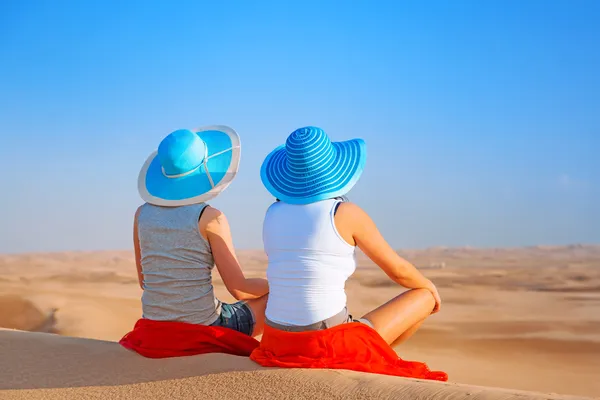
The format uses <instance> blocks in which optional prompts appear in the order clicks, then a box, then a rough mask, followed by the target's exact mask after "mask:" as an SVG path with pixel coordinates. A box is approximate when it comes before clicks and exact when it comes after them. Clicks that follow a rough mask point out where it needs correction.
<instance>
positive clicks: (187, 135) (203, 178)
mask: <svg viewBox="0 0 600 400" xmlns="http://www.w3.org/2000/svg"><path fill="white" fill-rule="evenodd" d="M240 153H241V148H240V138H239V136H238V134H237V133H236V132H235V131H234V130H233V129H231V128H229V127H227V126H221V125H215V126H207V127H203V128H198V129H194V130H188V129H180V130H177V131H175V132H172V133H171V134H169V135H168V136H167V137H166V138H164V139H163V141H162V142H160V145H159V146H158V151H155V152H154V153H152V154H151V155H150V157H148V159H147V160H146V162H145V163H144V166H143V167H142V170H141V171H140V175H139V177H138V191H139V193H140V196H141V197H142V199H143V200H144V201H145V202H147V203H150V204H154V205H157V206H172V207H174V206H185V205H189V204H196V203H202V202H205V201H208V200H210V199H212V198H214V197H215V196H217V195H218V194H219V193H221V192H222V191H223V190H225V189H226V188H227V187H228V186H229V184H230V183H231V181H232V180H233V178H235V176H236V174H237V172H238V168H239V165H240Z"/></svg>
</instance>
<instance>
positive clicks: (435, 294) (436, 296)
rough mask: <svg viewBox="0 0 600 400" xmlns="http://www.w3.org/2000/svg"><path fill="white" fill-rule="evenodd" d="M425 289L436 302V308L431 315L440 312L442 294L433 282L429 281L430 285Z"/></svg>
mask: <svg viewBox="0 0 600 400" xmlns="http://www.w3.org/2000/svg"><path fill="white" fill-rule="evenodd" d="M425 289H427V290H429V291H430V292H431V294H432V295H433V299H434V300H435V306H434V307H433V311H431V313H432V314H435V313H437V312H438V311H440V308H441V306H442V299H441V298H440V294H439V293H438V290H437V288H436V287H435V285H434V284H433V282H431V281H429V284H428V285H427V286H426V287H425Z"/></svg>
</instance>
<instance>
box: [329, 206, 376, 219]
mask: <svg viewBox="0 0 600 400" xmlns="http://www.w3.org/2000/svg"><path fill="white" fill-rule="evenodd" d="M335 216H336V221H337V218H338V217H339V218H340V220H348V221H356V219H362V218H368V217H369V216H368V215H367V213H366V212H365V211H364V210H363V209H362V208H360V206H358V205H357V204H355V203H350V202H344V203H341V204H340V206H339V207H338V209H337V212H336V214H335Z"/></svg>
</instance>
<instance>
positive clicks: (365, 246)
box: [335, 203, 440, 312]
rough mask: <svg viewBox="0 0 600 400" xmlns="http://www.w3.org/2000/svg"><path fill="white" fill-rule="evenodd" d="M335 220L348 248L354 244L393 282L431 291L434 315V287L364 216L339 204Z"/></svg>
mask: <svg viewBox="0 0 600 400" xmlns="http://www.w3.org/2000/svg"><path fill="white" fill-rule="evenodd" d="M335 218H336V219H335V221H336V226H337V227H338V231H340V234H341V235H342V237H344V239H346V241H348V242H350V243H351V244H352V242H354V244H356V246H358V247H359V248H360V249H361V250H362V251H363V252H364V253H365V254H366V255H367V257H369V258H370V259H371V260H372V261H373V262H374V263H375V264H377V265H378V266H379V268H381V269H382V270H383V271H384V272H385V273H386V274H387V275H388V276H389V277H390V278H391V279H392V280H393V281H394V282H397V283H398V284H400V285H402V286H404V287H406V288H409V289H428V290H429V291H431V292H432V294H433V296H434V297H435V298H436V304H437V305H436V310H435V311H436V312H437V308H439V304H440V299H439V294H438V293H437V289H436V288H435V285H434V284H433V283H432V282H431V281H430V280H429V279H427V278H425V276H423V274H421V272H419V270H418V269H417V268H415V266H414V265H412V264H411V263H410V262H408V261H407V260H405V259H404V258H402V257H400V256H399V255H398V253H396V252H395V251H394V249H392V247H391V246H390V245H389V244H388V243H387V242H386V240H385V239H384V238H383V236H382V235H381V233H380V232H379V230H378V229H377V226H376V225H375V222H373V220H372V219H371V217H369V215H368V214H367V213H366V212H364V211H363V210H362V209H361V208H360V207H359V206H357V205H356V204H353V203H342V204H341V205H340V207H339V208H338V212H337V214H336V217H335Z"/></svg>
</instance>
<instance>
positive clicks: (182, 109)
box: [0, 0, 600, 252]
mask: <svg viewBox="0 0 600 400" xmlns="http://www.w3.org/2000/svg"><path fill="white" fill-rule="evenodd" d="M598 21H600V2H599V1H594V0H591V1H584V0H568V1H567V0H565V1H541V0H540V1H533V0H531V1H529V0H527V1H526V0H518V1H517V0H510V1H499V0H498V1H492V0H490V1H479V0H472V1H467V0H460V1H387V2H386V1H358V0H357V1H337V2H333V1H297V2H291V1H289V2H288V1H273V2H261V1H210V2H208V1H68V0H61V1H58V2H56V1H27V0H23V1H2V2H0V138H1V140H0V163H1V169H2V172H0V252H24V251H59V250H94V249H127V248H131V229H132V218H133V213H134V211H135V209H136V207H137V206H138V205H139V204H140V199H139V197H138V194H137V184H136V182H137V175H138V172H139V169H140V167H141V165H142V164H143V162H144V161H145V159H146V157H147V156H148V155H149V154H150V152H152V151H153V150H154V149H156V147H157V146H158V143H159V142H160V140H161V139H162V138H163V137H164V136H166V135H167V134H168V133H170V132H171V131H172V130H175V129H179V128H194V127H197V126H202V125H211V124H226V125H230V126H232V127H233V128H235V129H236V130H237V131H238V132H239V133H240V136H241V138H242V162H241V170H240V173H239V175H238V177H237V178H236V180H235V181H234V182H233V184H232V185H231V187H230V188H229V189H227V190H226V191H225V192H224V193H223V194H222V195H221V196H220V197H219V198H218V199H217V200H216V201H214V202H213V205H215V206H216V207H219V208H220V209H221V210H223V211H224V212H225V214H226V215H227V216H228V217H229V220H230V222H231V224H232V227H233V234H234V241H235V243H236V245H237V246H238V247H239V248H261V246H262V241H261V224H262V219H263V216H264V211H265V210H266V208H267V206H268V205H269V204H270V202H271V201H272V198H271V197H270V196H269V194H268V193H267V191H266V190H265V189H264V188H263V186H262V185H261V183H260V177H259V169H260V165H261V162H262V160H263V158H264V157H265V156H266V155H267V154H268V153H269V152H270V151H271V150H272V149H273V148H274V147H275V146H277V145H279V144H282V143H283V142H284V140H285V138H286V136H287V135H288V134H289V133H290V132H292V131H293V130H294V129H296V128H299V127H301V126H305V125H316V126H319V127H321V128H323V129H324V130H325V131H326V132H327V133H328V134H329V135H330V137H331V138H332V139H333V140H343V139H350V138H353V137H362V138H363V139H365V141H366V142H367V146H368V160H367V166H366V169H365V172H364V174H363V177H362V178H361V180H360V181H359V183H358V184H357V186H356V187H355V189H354V190H353V191H352V192H351V193H350V197H351V200H353V201H355V202H356V203H358V204H359V205H361V206H362V207H363V208H364V209H365V210H367V212H369V213H370V214H371V216H372V217H373V219H374V220H375V221H376V223H377V224H378V225H379V227H380V230H381V231H382V232H383V234H384V236H386V238H387V239H388V241H389V242H390V243H391V244H392V245H393V246H394V247H396V248H416V247H427V246H475V247H478V246H485V247H488V246H494V247H495V246H523V245H535V244H550V245H551V244H567V243H581V242H585V243H590V242H595V243H598V242H600V23H599V22H598Z"/></svg>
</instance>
